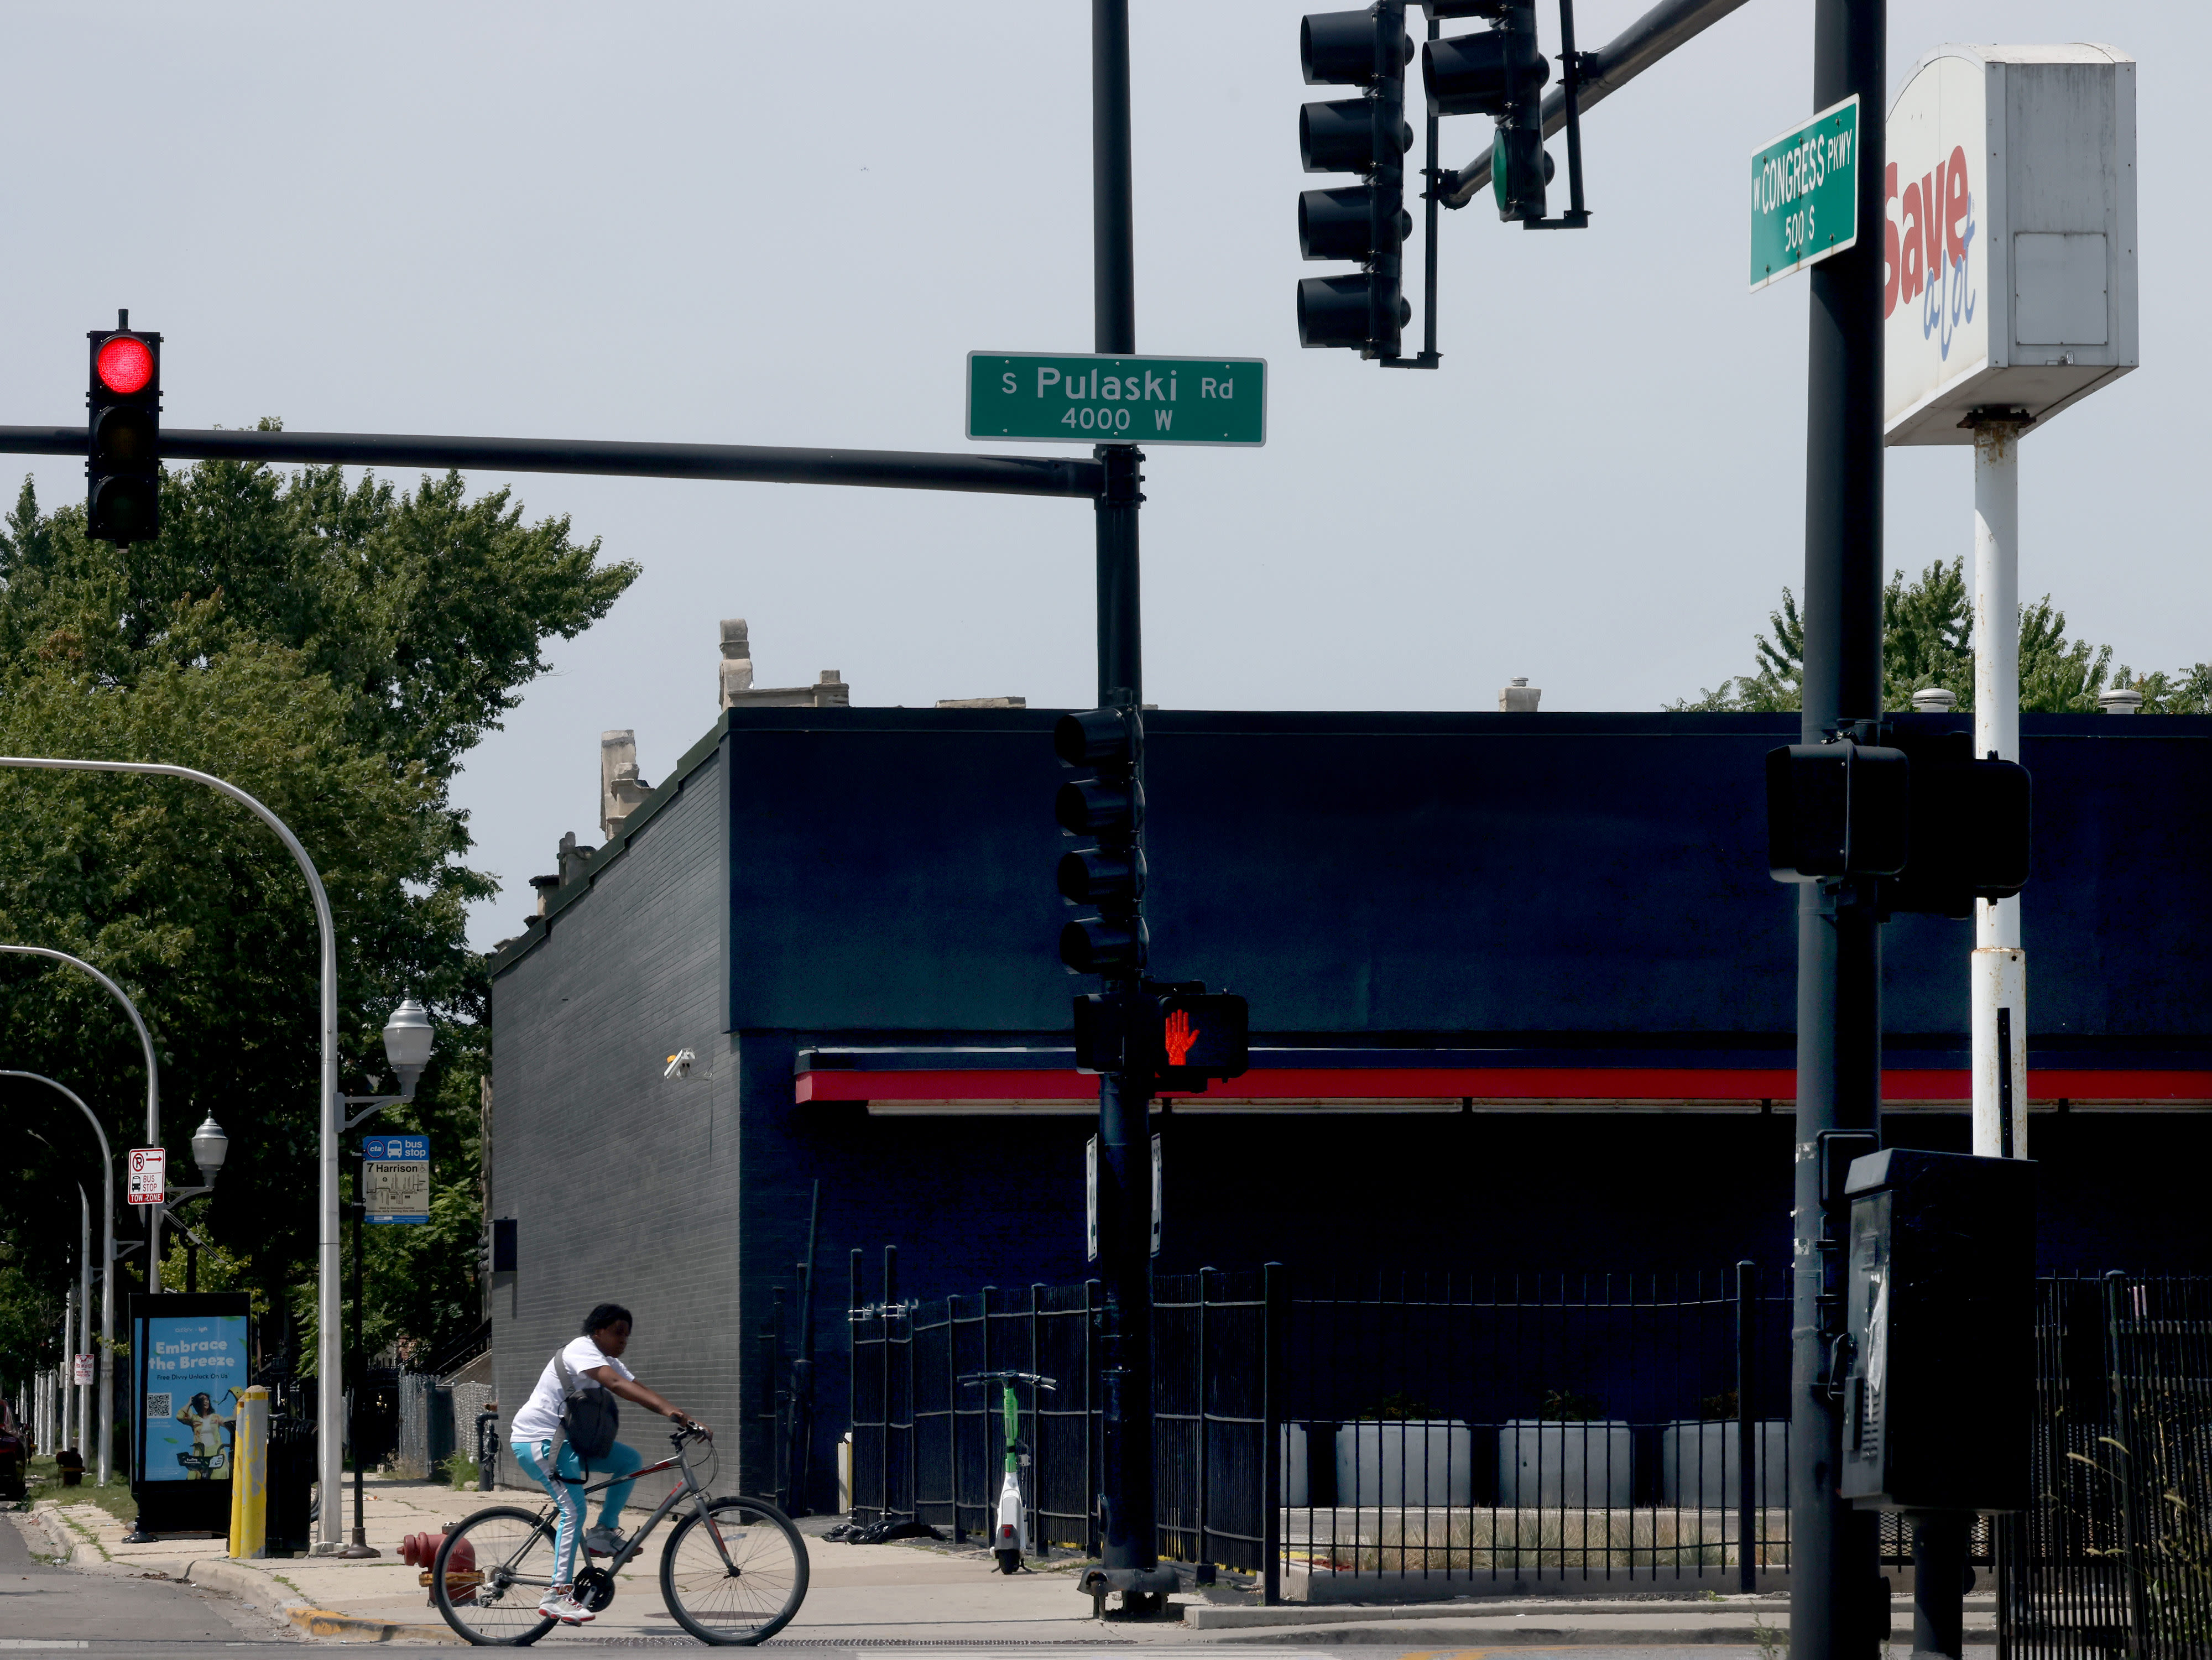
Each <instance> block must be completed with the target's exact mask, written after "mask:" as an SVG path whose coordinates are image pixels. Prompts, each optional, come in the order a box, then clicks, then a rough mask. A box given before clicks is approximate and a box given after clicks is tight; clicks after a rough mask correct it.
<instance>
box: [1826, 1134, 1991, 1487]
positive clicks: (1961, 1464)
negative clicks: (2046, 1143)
mask: <svg viewBox="0 0 2212 1660" xmlns="http://www.w3.org/2000/svg"><path fill="white" fill-rule="evenodd" d="M1844 1187H1845V1190H1846V1192H1847V1194H1848V1195H1849V1197H1850V1250H1849V1255H1848V1256H1847V1257H1846V1259H1845V1271H1844V1297H1845V1314H1844V1324H1845V1329H1846V1331H1847V1332H1848V1333H1849V1335H1850V1353H1849V1358H1848V1364H1847V1365H1845V1366H1844V1368H1843V1369H1842V1371H1843V1375H1842V1377H1841V1378H1840V1380H1839V1381H1840V1383H1841V1385H1842V1393H1843V1408H1844V1410H1843V1414H1842V1416H1843V1431H1844V1444H1843V1465H1842V1469H1841V1472H1840V1474H1839V1477H1838V1482H1837V1487H1838V1491H1839V1492H1840V1493H1842V1494H1843V1496H1844V1498H1846V1499H1850V1500H1851V1501H1852V1502H1853V1503H1854V1504H1855V1505H1857V1506H1858V1507H1859V1508H1861V1509H1863V1510H1928V1511H2014V1510H2024V1509H2026V1508H2027V1505H2028V1503H2029V1501H2030V1499H2031V1498H2032V1497H2033V1480H2032V1475H2033V1473H2032V1471H2031V1469H2030V1468H2029V1453H2030V1450H2031V1447H2032V1444H2033V1440H2034V1413H2035V1166H2034V1165H2033V1164H2031V1163H2029V1162H2028V1161H2027V1159H2024V1158H1970V1157H1968V1156H1967V1155H1966V1154H1964V1153H1956V1152H1921V1151H1919V1150H1918V1149H1917V1148H1911V1147H1888V1148H1885V1149H1884V1150H1882V1151H1881V1152H1876V1153H1874V1154H1871V1155H1870V1156H1869V1157H1866V1158H1858V1159H1855V1160H1853V1161H1852V1163H1851V1165H1850V1173H1849V1175H1848V1176H1847V1177H1845V1178H1844Z"/></svg>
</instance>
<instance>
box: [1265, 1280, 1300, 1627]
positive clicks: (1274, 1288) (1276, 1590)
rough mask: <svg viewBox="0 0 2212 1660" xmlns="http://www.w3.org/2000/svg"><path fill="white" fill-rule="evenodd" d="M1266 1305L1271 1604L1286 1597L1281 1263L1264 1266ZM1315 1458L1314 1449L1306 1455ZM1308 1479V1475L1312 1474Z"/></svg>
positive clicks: (1285, 1305)
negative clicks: (1284, 1581)
mask: <svg viewBox="0 0 2212 1660" xmlns="http://www.w3.org/2000/svg"><path fill="white" fill-rule="evenodd" d="M1260 1276H1261V1296H1262V1298H1263V1299H1264V1301H1265V1303H1266V1305H1267V1306H1266V1308H1265V1309H1264V1310H1263V1311H1262V1312H1261V1316H1260V1345H1261V1372H1260V1403H1261V1404H1260V1420H1261V1446H1260V1468H1261V1472H1262V1474H1261V1478H1260V1499H1261V1503H1260V1588H1261V1596H1262V1597H1263V1599H1264V1600H1265V1602H1267V1606H1268V1607H1269V1608H1273V1607H1275V1606H1276V1605H1277V1604H1278V1603H1279V1602H1281V1601H1282V1600H1283V1454H1284V1444H1285V1441H1286V1440H1287V1439H1288V1437H1287V1436H1286V1435H1285V1427H1284V1414H1283V1408H1284V1406H1285V1402H1284V1400H1283V1338H1284V1335H1285V1331H1286V1330H1287V1329H1288V1326H1289V1319H1288V1316H1289V1314H1290V1308H1291V1298H1290V1277H1289V1275H1288V1274H1286V1273H1285V1271H1284V1268H1283V1265H1282V1264H1281V1263H1280V1262H1270V1263H1268V1264H1267V1266H1266V1267H1264V1268H1261V1270H1260ZM1307 1456H1308V1458H1309V1460H1310V1459H1311V1456H1312V1455H1311V1453H1310V1452H1309V1454H1308V1455H1307ZM1309 1479H1310V1478H1309Z"/></svg>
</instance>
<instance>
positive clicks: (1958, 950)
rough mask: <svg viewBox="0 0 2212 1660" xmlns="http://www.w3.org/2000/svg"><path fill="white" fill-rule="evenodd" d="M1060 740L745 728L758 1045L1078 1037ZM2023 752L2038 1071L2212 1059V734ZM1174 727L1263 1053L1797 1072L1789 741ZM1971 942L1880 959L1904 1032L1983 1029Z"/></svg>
mask: <svg viewBox="0 0 2212 1660" xmlns="http://www.w3.org/2000/svg"><path fill="white" fill-rule="evenodd" d="M1053 719H1054V715H1053V714H1052V713H1051V712H1049V711H1045V710H1009V711H955V710H919V709H917V710H897V709H888V710H886V709H852V710H834V711H823V710H762V711H757V712H754V713H750V714H747V715H746V716H745V717H744V719H743V720H742V721H734V722H733V723H732V727H731V731H730V736H729V739H728V742H729V747H730V754H731V757H732V766H731V781H732V803H733V806H732V886H731V906H732V916H733V918H736V919H738V920H737V921H735V922H734V923H733V938H734V939H738V940H739V941H740V942H741V943H740V945H739V946H738V955H737V960H736V961H735V963H734V964H733V965H732V994H731V1024H732V1026H734V1027H738V1028H747V1027H752V1028H769V1027H774V1028H786V1029H796V1030H799V1031H811V1032H815V1033H823V1034H826V1033H830V1032H836V1031H876V1032H884V1033H890V1032H918V1031H969V1032H977V1033H981V1032H1017V1031H1064V1030H1065V1025H1066V999H1067V996H1068V994H1069V993H1070V991H1071V990H1072V989H1073V982H1070V981H1069V980H1068V979H1067V977H1066V976H1065V975H1064V974H1062V973H1061V971H1060V969H1059V967H1058V965H1057V962H1056V959H1055V958H1054V939H1055V938H1056V935H1057V933H1058V929H1059V927H1060V922H1061V921H1063V920H1064V918H1065V915H1066V912H1065V911H1064V909H1063V908H1062V907H1061V906H1060V902H1059V901H1058V899H1057V898H1056V897H1054V894H1053V892H1052V890H1051V885H1050V872H1051V867H1052V864H1053V862H1054V860H1055V859H1056V858H1057V856H1058V855H1059V854H1060V851H1061V849H1062V847H1063V845H1064V844H1063V842H1062V841H1061V838H1060V836H1059V834H1058V832H1057V831H1056V830H1054V827H1053V824H1052V822H1051V818H1050V802H1051V798H1052V793H1053V791H1054V788H1055V787H1057V785H1058V783H1059V782H1060V779H1061V778H1062V777H1063V776H1064V774H1063V772H1062V771H1061V769H1060V768H1059V766H1058V765H1057V763H1054V760H1053V759H1052V757H1051V754H1050V751H1049V747H1048V744H1047V742H1046V733H1047V732H1048V728H1049V727H1050V724H1051V721H1052V720H1053ZM1900 724H1905V725H1913V726H1919V727H1935V726H1936V725H1938V724H1942V725H1944V726H1955V725H1957V724H1958V723H1957V722H1956V721H1948V722H1941V723H1939V722H1938V721H1936V718H1935V717H1905V720H1904V721H1901V722H1900ZM2024 724H2025V727H2026V729H2027V737H2026V739H2025V748H2026V755H2027V763H2028V765H2029V767H2030V769H2032V770H2033V773H2034V775H2035V778H2036V791H2037V794H2036V801H2037V814H2038V817H2037V848H2036V856H2037V864H2036V875H2035V879H2034V882H2033V885H2031V887H2030V888H2029V889H2028V891H2027V896H2026V916H2027V946H2028V950H2029V953H2030V956H2029V962H2030V974H2031V976H2032V978H2031V988H2032V994H2031V997H2030V1009H2031V1018H2032V1019H2033V1023H2034V1031H2035V1033H2036V1034H2037V1036H2038V1038H2039V1040H2040V1037H2042V1035H2044V1034H2046V1033H2047V1034H2049V1035H2050V1036H2051V1037H2057V1038H2073V1039H2079V1038H2081V1037H2092V1038H2095V1037H2104V1038H2114V1039H2130V1038H2136V1037H2142V1038H2148V1039H2151V1040H2153V1041H2154V1042H2156V1041H2185V1042H2186V1043H2190V1044H2197V1045H2201V1043H2203V1040H2204V1038H2205V1037H2206V1035H2207V1033H2208V1031H2212V1018H2208V1015H2207V1012H2206V1001H2205V1000H2204V999H2203V997H2201V996H2200V995H2198V994H2197V983H2198V982H2199V979H2200V974H2199V972H2198V970H2201V967H2202V964H2203V946H2202V943H2201V931H2202V921H2203V918H2204V917H2205V916H2206V915H2208V913H2212V861H2207V860H2203V858H2201V857H2200V856H2198V849H2200V848H2203V847H2204V846H2205V845H2207V844H2208V841H2212V720H2203V719H2195V718H2189V719H2178V718H2174V719H2166V718H2162V719H2156V720H2152V719H2140V718H2139V719H2135V720H2123V719H2117V718H2112V717H2106V716H2030V717H2028V718H2027V721H2025V723H2024ZM1147 732H1148V733H1149V734H1150V745H1151V747H1150V752H1149V767H1150V784H1149V790H1150V820H1149V829H1150V836H1151V848H1152V896H1151V907H1150V915H1151V919H1152V936H1153V939H1154V943H1155V961H1156V964H1157V968H1158V971H1160V972H1163V973H1164V974H1168V975H1170V976H1179V977H1180V976H1188V977H1194V978H1198V977H1202V978H1205V979H1206V980H1208V981H1210V982H1213V983H1217V984H1228V985H1230V986H1232V987H1234V988H1237V990H1240V991H1243V992H1244V993H1246V994H1248V995H1249V996H1250V998H1251V999H1252V1005H1253V1019H1254V1023H1255V1029H1256V1030H1259V1031H1264V1032H1266V1033H1268V1034H1273V1035H1278V1036H1282V1035H1293V1034H1312V1035H1316V1036H1324V1035H1328V1034H1335V1033H1347V1034H1349V1033H1358V1034H1367V1035H1389V1034H1401V1035H1406V1036H1418V1037H1421V1038H1423V1039H1431V1038H1436V1037H1451V1038H1464V1037H1492V1038H1494V1037H1510V1036H1515V1035H1521V1036H1534V1035H1540V1034H1547V1033H1551V1034H1560V1035H1577V1034H1579V1035H1582V1036H1583V1037H1585V1038H1586V1039H1589V1040H1596V1041H1604V1040H1606V1039H1607V1038H1615V1039H1617V1038H1622V1037H1632V1036H1634V1037H1650V1036H1653V1035H1668V1036H1679V1037H1694V1036H1696V1035H1699V1034H1707V1035H1711V1036H1712V1037H1717V1038H1718V1039H1719V1040H1721V1041H1722V1042H1723V1043H1742V1042H1748V1043H1757V1044H1759V1045H1761V1046H1779V1047H1780V1048H1783V1049H1787V1048H1789V1047H1790V1036H1789V1034H1790V1031H1791V1030H1792V1026H1793V1020H1794V1011H1795V961H1796V958H1795V937H1796V936H1795V916H1794V903H1795V901H1794V894H1793V892H1792V891H1791V890H1790V889H1787V888H1784V887H1783V886H1782V885H1778V884H1776V883H1774V882H1772V881H1771V880H1770V879H1768V878H1767V875H1766V873H1765V860H1764V847H1765V823H1764V815H1765V803H1764V798H1763V795H1762V794H1761V776H1762V775H1761V770H1760V759H1761V757H1762V756H1763V755H1764V754H1765V751H1767V750H1768V749H1770V748H1771V747H1772V746H1773V745H1776V744H1778V743H1783V742H1787V741H1790V740H1792V739H1795V737H1796V721H1795V719H1794V717H1788V716H1759V715H1579V714H1556V715H1486V714H1451V715H1409V714H1373V715H1348V714H1196V713H1186V712H1182V711H1173V710H1170V711H1167V712H1164V713H1160V714H1156V715H1154V716H1153V717H1152V719H1151V721H1149V723H1148V726H1147ZM1971 947H1972V937H1971V928H1970V925H1968V924H1966V923H1965V922H1952V921H1943V920H1942V919H1929V918H1908V919H1901V920H1900V921H1899V922H1897V923H1896V924H1894V925H1893V927H1891V928H1890V929H1889V930H1888V931H1887V939H1886V944H1885V950H1886V954H1887V1024H1888V1027H1889V1030H1890V1031H1892V1032H1893V1033H1895V1034H1899V1035H1900V1036H1905V1037H1910V1036H1913V1035H1919V1034H1931V1035H1942V1034H1963V1032H1964V1031H1965V1029H1966V1024H1967V1022H1966V976H1965V973H1964V968H1963V956H1964V953H1965V952H1966V951H1968V950H1969V949H1971Z"/></svg>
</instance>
